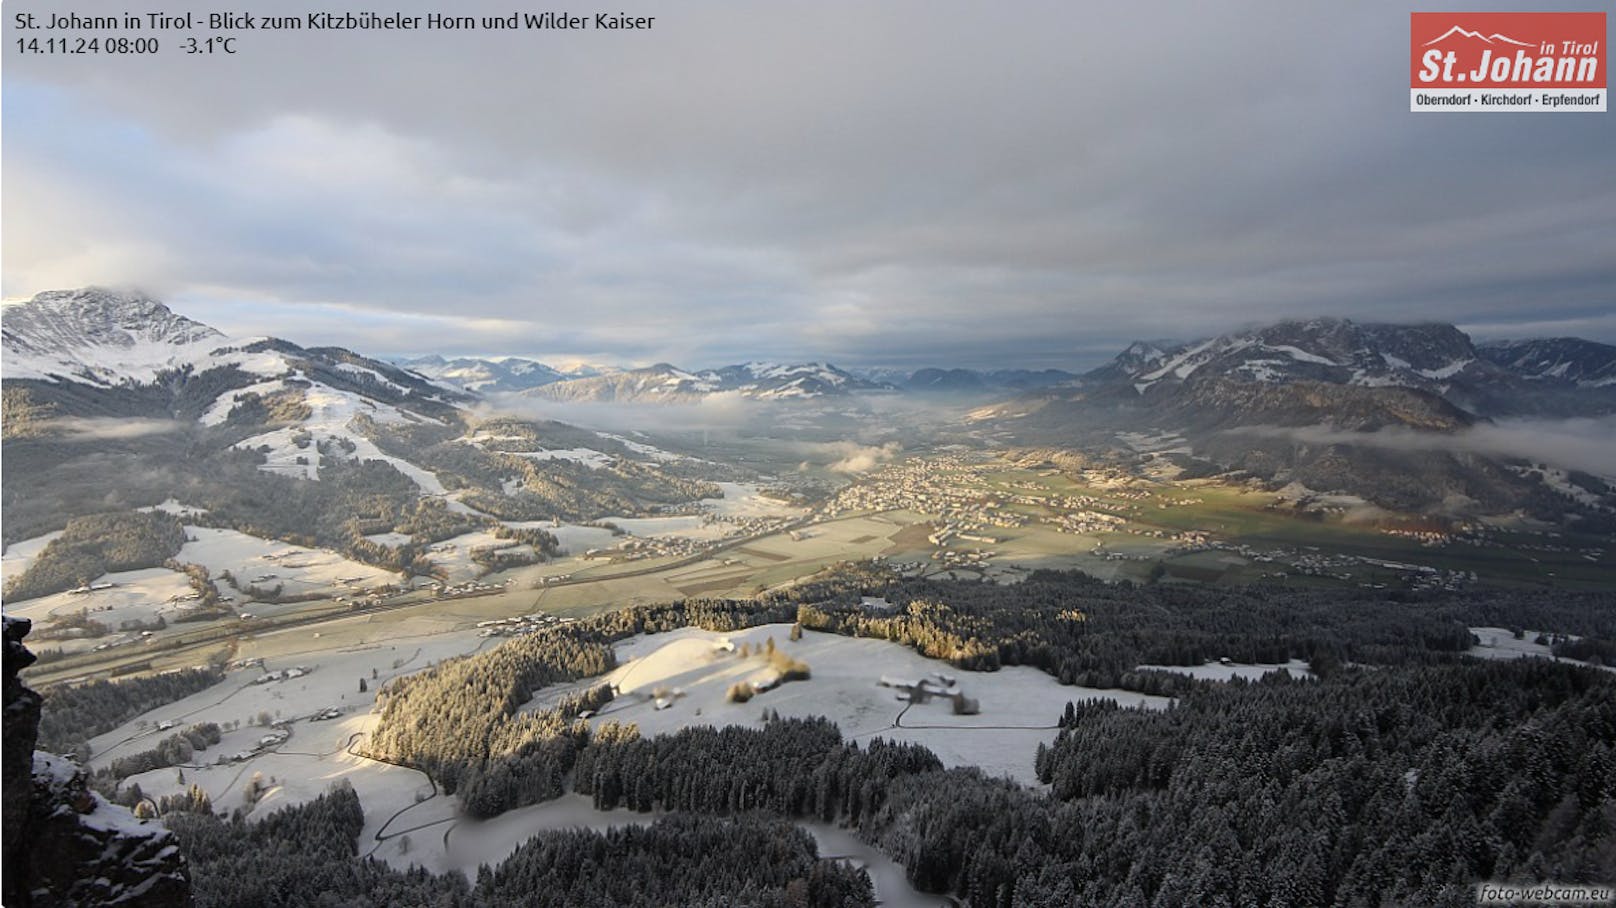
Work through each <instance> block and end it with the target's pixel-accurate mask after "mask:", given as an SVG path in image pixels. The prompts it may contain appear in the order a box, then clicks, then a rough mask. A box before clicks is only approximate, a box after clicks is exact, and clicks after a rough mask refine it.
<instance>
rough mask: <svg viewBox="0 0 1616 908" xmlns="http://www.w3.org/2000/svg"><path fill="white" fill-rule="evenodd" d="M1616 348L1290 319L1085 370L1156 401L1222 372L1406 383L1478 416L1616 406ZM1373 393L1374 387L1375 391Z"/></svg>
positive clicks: (1271, 381)
mask: <svg viewBox="0 0 1616 908" xmlns="http://www.w3.org/2000/svg"><path fill="white" fill-rule="evenodd" d="M1613 373H1616V347H1612V346H1610V345H1608V344H1599V343H1594V342H1593V341H1585V340H1578V339H1575V338H1557V339H1549V340H1537V341H1522V342H1503V343H1497V344H1488V345H1483V346H1481V347H1477V346H1476V345H1475V344H1473V343H1472V342H1471V340H1470V338H1469V337H1468V336H1467V335H1465V334H1464V332H1462V331H1460V330H1459V329H1458V328H1455V327H1453V326H1452V325H1443V324H1423V325H1385V324H1380V325H1376V324H1358V323H1355V322H1351V321H1347V320H1344V319H1313V320H1311V321H1289V322H1281V323H1279V324H1276V325H1269V326H1266V327H1262V328H1256V329H1252V330H1249V331H1240V332H1234V333H1230V334H1223V335H1219V336H1217V337H1213V338H1209V339H1205V340H1201V341H1196V342H1194V343H1188V344H1180V345H1173V346H1166V347H1163V346H1158V345H1156V344H1151V343H1145V342H1138V343H1135V344H1133V345H1131V346H1129V347H1128V348H1127V349H1126V350H1124V351H1123V352H1122V353H1121V354H1120V355H1118V356H1117V358H1116V359H1114V360H1112V361H1111V362H1110V363H1108V364H1107V365H1105V366H1103V367H1101V368H1099V369H1096V370H1094V371H1092V372H1089V373H1087V374H1086V375H1084V376H1083V382H1082V383H1083V385H1084V386H1086V387H1089V388H1093V387H1096V386H1102V387H1103V386H1106V385H1122V384H1125V385H1128V386H1130V387H1131V388H1132V389H1133V391H1134V392H1135V394H1136V395H1137V396H1138V397H1140V398H1142V399H1145V400H1147V401H1153V402H1154V401H1162V400H1164V399H1165V398H1167V397H1170V396H1174V395H1176V394H1178V393H1180V392H1182V393H1184V394H1188V395H1191V396H1194V395H1196V394H1198V393H1200V392H1199V391H1198V389H1199V388H1200V386H1202V385H1204V384H1206V383H1208V382H1209V381H1211V380H1213V379H1222V380H1226V381H1232V382H1239V383H1251V384H1258V385H1281V384H1294V383H1305V382H1311V383H1316V384H1322V385H1335V386H1341V387H1357V388H1404V389H1412V390H1416V391H1421V392H1426V393H1429V394H1432V395H1435V396H1438V397H1441V398H1443V399H1444V400H1446V401H1448V402H1449V403H1451V404H1453V405H1454V406H1456V407H1459V408H1461V409H1464V410H1466V411H1468V412H1470V413H1472V414H1475V415H1477V416H1485V417H1496V416H1519V415H1594V414H1597V413H1607V412H1613V411H1616V374H1613ZM1371 396H1372V395H1371Z"/></svg>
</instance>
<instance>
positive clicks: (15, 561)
mask: <svg viewBox="0 0 1616 908" xmlns="http://www.w3.org/2000/svg"><path fill="white" fill-rule="evenodd" d="M60 535H62V531H61V530H57V531H56V532H54V533H46V534H45V535H43V536H35V537H34V538H32V539H23V540H20V541H17V542H13V543H12V544H11V545H8V546H6V551H5V555H3V556H0V576H3V577H4V578H5V582H6V583H10V582H11V579H12V578H13V577H20V576H22V573H23V571H26V570H28V566H29V565H31V564H33V563H34V559H35V558H38V557H39V553H40V552H43V551H44V550H45V546H47V545H50V544H51V540H53V539H55V538H56V537H58V536H60Z"/></svg>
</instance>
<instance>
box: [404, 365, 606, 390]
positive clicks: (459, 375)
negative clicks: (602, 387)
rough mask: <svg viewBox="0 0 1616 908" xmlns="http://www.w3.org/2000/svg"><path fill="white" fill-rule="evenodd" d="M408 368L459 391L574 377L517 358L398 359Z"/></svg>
mask: <svg viewBox="0 0 1616 908" xmlns="http://www.w3.org/2000/svg"><path fill="white" fill-rule="evenodd" d="M398 364H399V365H400V366H403V367H404V368H406V369H409V370H410V371H412V372H414V373H416V374H418V375H421V376H424V377H426V378H429V379H431V380H433V381H435V382H437V383H439V384H441V385H445V386H447V387H451V388H455V389H457V390H461V391H471V392H475V393H479V394H482V393H493V392H510V391H526V390H528V389H529V388H537V387H539V386H540V385H548V384H550V383H551V382H557V381H565V380H567V379H569V378H578V377H580V376H578V375H569V374H567V373H565V372H562V371H561V370H559V369H555V368H552V367H550V366H548V365H545V364H544V363H541V362H539V361H537V360H531V359H522V358H521V357H516V356H511V357H501V358H498V359H483V358H480V357H469V356H467V357H456V358H454V359H444V358H443V357H441V356H435V355H434V356H418V357H414V358H411V359H405V360H400V361H399V362H398Z"/></svg>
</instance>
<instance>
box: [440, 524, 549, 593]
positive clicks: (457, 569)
mask: <svg viewBox="0 0 1616 908" xmlns="http://www.w3.org/2000/svg"><path fill="white" fill-rule="evenodd" d="M489 546H493V547H495V548H498V549H500V550H501V551H505V552H511V553H518V552H519V553H525V554H528V555H531V554H533V547H532V546H530V545H525V544H518V543H517V542H516V541H515V540H513V539H500V538H499V537H498V536H495V535H494V534H493V533H492V532H491V531H489V530H478V531H476V532H472V533H462V534H460V535H459V536H453V537H450V538H448V539H445V540H443V541H442V542H435V543H433V544H432V545H430V546H428V547H427V557H429V558H431V559H432V563H433V564H435V565H437V566H438V567H440V568H443V569H444V571H445V572H447V574H448V577H447V582H449V583H464V582H465V581H467V580H475V579H477V578H478V577H481V576H482V575H483V566H482V565H480V564H478V563H477V562H475V561H473V560H471V553H472V550H473V549H480V548H487V547H489Z"/></svg>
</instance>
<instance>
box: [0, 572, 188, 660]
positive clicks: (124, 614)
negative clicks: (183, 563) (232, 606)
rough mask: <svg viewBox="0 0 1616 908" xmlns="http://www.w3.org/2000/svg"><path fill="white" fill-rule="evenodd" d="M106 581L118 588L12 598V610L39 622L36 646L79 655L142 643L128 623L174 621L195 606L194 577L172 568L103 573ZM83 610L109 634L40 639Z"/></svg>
mask: <svg viewBox="0 0 1616 908" xmlns="http://www.w3.org/2000/svg"><path fill="white" fill-rule="evenodd" d="M103 583H110V584H112V586H110V587H107V588H105V589H95V590H91V591H89V592H87V593H53V594H52V595H49V596H41V597H39V598H37V599H24V600H19V601H17V602H7V603H6V614H7V615H12V616H15V617H18V618H28V619H30V620H32V621H33V622H34V627H35V631H34V634H35V637H34V638H30V644H31V645H34V646H35V647H37V648H41V649H58V648H59V649H61V650H62V651H63V652H68V653H73V652H80V651H82V650H88V649H94V648H96V647H101V646H104V645H110V646H122V645H125V644H133V643H136V642H138V640H139V637H140V631H139V630H138V629H136V630H128V631H124V630H120V627H121V625H123V624H124V623H125V622H142V623H146V624H151V623H152V622H153V621H155V620H156V619H157V618H159V617H161V618H162V619H163V620H164V621H169V622H171V621H173V620H174V618H175V617H176V616H178V615H179V614H180V613H182V612H184V611H186V610H187V609H189V608H191V607H193V606H194V604H195V603H194V602H193V601H191V600H190V599H189V598H188V597H190V596H191V595H192V594H193V593H194V592H195V591H194V590H192V589H191V584H190V580H189V578H187V577H186V576H185V575H184V574H181V573H178V572H176V571H171V570H168V569H167V568H146V569H144V570H139V571H115V572H113V573H110V574H103V575H101V577H100V578H98V579H97V580H96V584H97V585H99V584H103ZM81 609H82V610H83V611H84V613H85V617H88V618H91V619H94V620H95V621H99V622H100V623H102V624H105V625H106V626H107V627H108V628H110V629H111V631H112V632H111V633H109V634H107V635H106V636H103V637H94V638H84V639H67V640H46V639H43V638H41V637H39V635H40V634H41V633H43V632H44V631H46V630H47V629H48V628H49V627H50V623H51V619H52V618H56V617H65V616H68V615H72V614H75V613H77V612H78V611H79V610H81Z"/></svg>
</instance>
